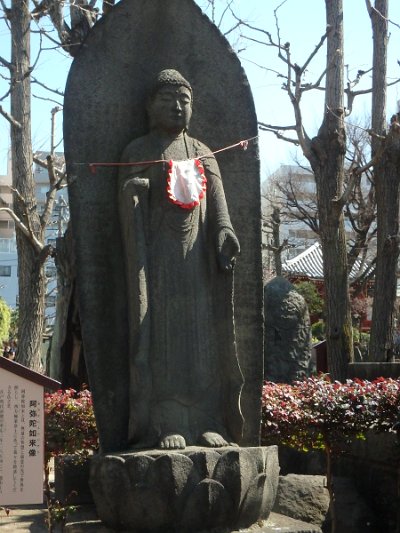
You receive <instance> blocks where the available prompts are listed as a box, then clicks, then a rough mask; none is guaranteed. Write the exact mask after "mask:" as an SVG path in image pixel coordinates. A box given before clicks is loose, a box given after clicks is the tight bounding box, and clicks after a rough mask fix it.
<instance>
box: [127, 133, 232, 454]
mask: <svg viewBox="0 0 400 533" xmlns="http://www.w3.org/2000/svg"><path fill="white" fill-rule="evenodd" d="M204 154H208V156H207V157H205V158H202V159H201V162H202V164H203V167H204V171H205V176H206V178H207V184H206V194H205V196H204V197H203V199H202V200H201V201H200V204H199V205H197V206H195V207H193V208H191V209H184V208H182V207H180V206H178V205H175V204H173V203H172V202H171V201H170V200H169V199H168V195H167V169H166V165H165V164H163V163H157V164H144V165H142V166H140V167H138V166H131V167H129V166H125V167H121V171H120V175H119V184H118V188H119V210H120V220H121V227H122V232H123V244H124V250H125V257H124V262H125V273H126V281H127V287H128V294H127V296H128V300H129V335H130V338H129V360H130V395H129V397H130V414H129V440H130V442H131V443H132V444H134V445H136V446H153V445H155V444H156V443H157V442H158V440H159V438H160V436H161V435H166V434H169V433H178V434H181V435H182V436H184V437H185V439H186V443H187V445H191V444H196V443H197V442H198V438H199V436H200V435H201V434H202V433H204V432H206V431H215V432H217V433H220V434H221V435H222V436H223V437H225V438H226V439H227V440H229V441H232V440H233V441H239V440H240V438H241V433H242V425H243V419H242V416H241V414H240V391H241V387H242V385H243V377H242V373H241V371H240V368H239V363H238V358H237V354H236V344H235V333H234V316H233V273H232V272H231V271H228V272H226V271H222V270H220V269H219V267H218V262H217V239H218V234H219V232H220V231H221V230H224V229H226V230H228V231H232V232H233V228H232V224H231V221H230V217H229V213H228V209H227V205H226V201H225V195H224V191H223V185H222V180H221V176H220V172H219V168H218V164H217V162H216V160H215V158H214V156H213V155H212V154H211V153H210V150H209V149H208V148H207V147H206V146H205V145H204V144H202V143H201V142H199V141H197V140H196V139H193V138H191V137H189V136H187V135H186V133H184V134H181V135H180V136H179V137H178V138H176V139H175V140H173V141H172V142H171V141H170V140H169V141H168V142H167V141H166V139H163V138H162V137H160V136H159V135H158V134H157V133H155V132H151V133H150V134H148V135H146V136H144V137H140V138H139V139H135V140H134V141H132V142H131V143H130V144H129V145H128V146H127V148H126V149H125V150H124V153H123V156H122V162H140V161H155V160H160V159H163V160H170V159H173V160H175V161H179V160H185V159H192V158H199V157H200V156H203V155H204Z"/></svg>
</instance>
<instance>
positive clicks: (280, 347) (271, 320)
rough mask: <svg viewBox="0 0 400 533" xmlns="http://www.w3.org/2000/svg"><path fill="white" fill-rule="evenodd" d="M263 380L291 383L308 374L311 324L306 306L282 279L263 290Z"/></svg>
mask: <svg viewBox="0 0 400 533" xmlns="http://www.w3.org/2000/svg"><path fill="white" fill-rule="evenodd" d="M264 318H265V331H264V339H265V342H264V377H265V379H266V380H268V381H274V382H276V383H291V382H292V381H294V380H296V379H303V378H304V377H305V376H309V375H310V373H311V366H310V365H311V324H310V315H309V312H308V307H307V303H306V301H305V300H304V298H303V296H302V295H301V294H300V293H298V292H297V291H296V288H295V286H294V285H293V284H292V283H290V281H288V280H287V279H285V278H282V277H280V276H277V277H276V278H273V279H272V280H271V281H269V282H268V283H266V284H265V287H264Z"/></svg>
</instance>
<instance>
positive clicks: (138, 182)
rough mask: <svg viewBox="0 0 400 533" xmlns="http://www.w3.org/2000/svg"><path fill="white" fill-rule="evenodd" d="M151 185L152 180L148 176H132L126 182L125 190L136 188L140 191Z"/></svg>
mask: <svg viewBox="0 0 400 533" xmlns="http://www.w3.org/2000/svg"><path fill="white" fill-rule="evenodd" d="M149 187H150V181H149V180H148V179H147V178H131V179H129V180H128V181H126V182H125V184H124V187H123V188H124V190H125V191H128V190H132V188H133V189H135V190H136V191H137V192H138V193H140V192H144V191H146V190H147V189H149Z"/></svg>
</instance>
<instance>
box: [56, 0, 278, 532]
mask: <svg viewBox="0 0 400 533" xmlns="http://www.w3.org/2000/svg"><path fill="white" fill-rule="evenodd" d="M179 29H180V31H178V30H179ZM228 86H229V88H230V89H229V98H227V95H226V87H228ZM64 117H65V118H64V144H65V154H66V162H67V173H68V177H69V196H70V209H71V222H72V233H73V239H74V252H75V256H76V268H77V291H78V299H79V314H80V321H81V329H82V339H83V345H84V354H85V360H86V366H87V370H88V376H89V384H90V388H91V390H92V394H93V401H94V409H95V415H96V421H97V425H98V430H99V437H100V445H101V453H100V454H99V456H97V457H96V458H95V459H94V461H93V465H92V473H91V484H92V491H93V496H94V499H95V502H96V505H97V509H98V512H99V516H100V518H101V519H102V520H103V521H104V522H105V523H106V524H108V525H110V526H111V527H114V528H115V529H118V528H119V529H121V528H122V529H123V528H125V529H127V528H128V529H129V530H130V531H134V530H135V529H138V530H143V531H162V532H163V533H164V532H166V531H170V530H171V531H180V532H181V531H196V530H199V529H206V528H213V527H218V526H231V525H232V526H237V525H240V526H247V525H250V524H251V523H253V522H255V521H256V520H258V519H259V518H266V517H267V516H268V514H269V512H270V510H271V507H272V504H273V500H274V498H275V494H276V488H277V483H278V470H279V466H278V462H277V454H276V449H275V448H274V447H272V448H260V447H259V434H260V412H261V386H262V378H263V373H262V368H263V361H262V359H263V354H262V346H263V322H262V273H261V246H260V242H261V227H260V220H261V215H260V181H259V161H258V153H257V143H256V142H255V141H254V140H252V141H250V142H249V143H248V148H247V150H246V151H244V150H243V149H238V148H236V149H227V150H224V151H222V152H220V153H218V155H217V156H216V157H214V155H213V154H212V152H216V151H218V150H219V149H221V148H228V147H230V146H232V145H235V146H236V145H239V144H240V143H239V141H242V140H243V141H244V140H247V139H254V138H255V137H256V135H257V121H256V117H255V113H254V106H253V101H252V97H251V93H250V89H249V86H248V82H247V80H246V78H245V75H244V73H243V71H242V69H241V66H240V63H239V61H238V60H237V58H236V56H235V55H234V54H233V52H232V51H231V49H230V48H229V45H228V44H227V42H226V40H225V39H224V38H223V37H222V36H221V34H220V33H219V31H218V30H217V28H216V27H215V26H213V25H212V24H211V23H210V21H209V20H208V19H207V18H206V17H205V16H204V15H202V13H201V11H200V9H199V8H198V7H197V6H196V5H195V4H194V2H192V1H191V0H170V1H168V2H165V1H164V0H150V1H149V0H147V1H144V0H125V1H124V0H123V1H121V2H120V3H118V4H117V5H116V6H115V7H114V8H113V9H112V10H111V11H110V12H109V14H108V15H107V16H105V17H104V18H103V19H102V20H101V21H100V22H99V23H98V24H97V25H96V26H95V27H94V29H93V30H92V32H91V33H90V34H89V36H88V38H87V40H86V42H85V43H84V45H83V47H82V49H81V50H80V52H79V53H78V54H77V56H76V58H75V60H74V62H73V65H72V67H71V71H70V75H69V78H68V82H67V88H66V95H65V106H64ZM197 139H200V141H199V140H197ZM241 144H242V146H243V145H244V146H246V145H247V143H241ZM217 159H218V163H217ZM228 209H229V211H228ZM239 243H240V244H239ZM235 262H236V264H235Z"/></svg>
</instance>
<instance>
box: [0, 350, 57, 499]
mask: <svg viewBox="0 0 400 533" xmlns="http://www.w3.org/2000/svg"><path fill="white" fill-rule="evenodd" d="M59 387H60V383H59V382H58V381H55V380H53V379H50V378H47V377H46V376H43V375H42V374H39V373H37V372H33V371H32V370H29V369H28V368H26V367H24V366H22V365H20V364H18V363H15V362H14V361H10V360H8V359H6V358H5V357H1V356H0V506H4V505H26V504H41V503H43V472H44V470H43V469H44V388H50V389H58V388H59Z"/></svg>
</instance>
